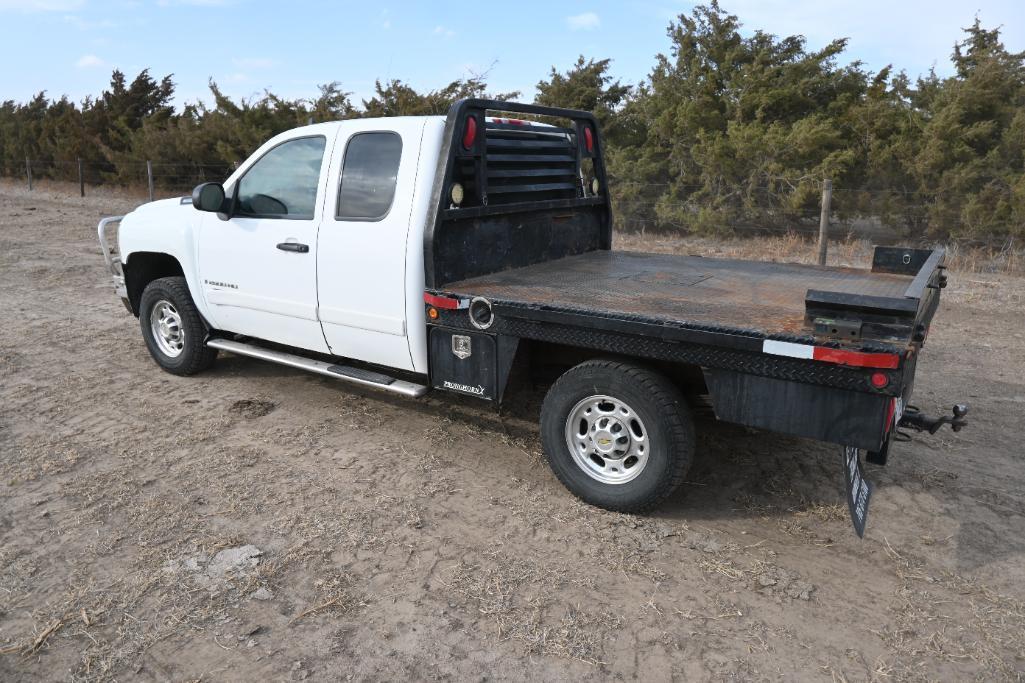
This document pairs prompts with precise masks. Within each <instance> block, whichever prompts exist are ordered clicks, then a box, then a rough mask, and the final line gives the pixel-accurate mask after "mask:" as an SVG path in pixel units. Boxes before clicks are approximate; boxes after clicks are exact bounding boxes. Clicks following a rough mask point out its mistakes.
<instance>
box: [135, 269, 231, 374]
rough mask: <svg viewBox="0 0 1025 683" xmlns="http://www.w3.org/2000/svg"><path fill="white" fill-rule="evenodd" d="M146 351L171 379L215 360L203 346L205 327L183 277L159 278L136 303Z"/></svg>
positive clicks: (204, 344)
mask: <svg viewBox="0 0 1025 683" xmlns="http://www.w3.org/2000/svg"><path fill="white" fill-rule="evenodd" d="M139 323H140V325H141V326H142V338H143V339H145V340H146V348H148V349H149V353H150V355H151V356H153V360H155V361H156V362H157V365H159V366H160V367H162V368H163V369H164V370H167V371H168V372H170V373H171V374H172V375H194V374H196V373H197V372H201V371H203V370H206V369H207V368H209V367H210V366H211V365H213V363H214V360H216V359H217V349H211V348H209V347H207V345H206V325H205V324H204V323H203V318H202V317H201V316H200V315H199V310H198V309H197V308H196V304H195V302H193V300H192V295H191V294H189V286H188V284H186V282H185V278H183V277H162V278H159V279H157V280H154V281H153V282H151V283H149V284H148V285H146V289H144V290H143V292H142V299H141V300H140V302H139Z"/></svg>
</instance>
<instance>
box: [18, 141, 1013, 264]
mask: <svg viewBox="0 0 1025 683" xmlns="http://www.w3.org/2000/svg"><path fill="white" fill-rule="evenodd" d="M237 167H238V162H234V163H225V162H180V163H178V162H167V161H153V160H122V161H118V162H117V163H113V162H109V161H95V160H84V159H61V160H52V159H51V160H39V159H26V160H25V162H24V163H23V164H13V165H12V164H10V163H7V164H5V165H0V177H4V178H6V179H7V180H8V181H14V182H17V181H20V182H23V183H25V186H26V187H27V188H28V189H30V190H31V189H33V188H34V187H36V186H38V185H39V183H40V182H45V181H55V182H60V183H63V184H65V188H66V189H71V188H75V187H76V186H77V190H78V193H79V194H80V195H81V196H82V197H85V196H87V195H90V194H94V193H97V192H98V191H100V188H116V189H118V190H121V191H124V192H127V193H130V194H132V195H135V196H139V197H140V198H147V199H148V200H150V201H153V200H154V199H157V198H159V197H166V196H181V195H187V194H189V193H190V192H191V191H192V189H193V188H194V187H195V186H196V185H198V184H200V183H204V182H209V181H224V180H225V179H226V178H227V177H228V176H229V175H231V173H232V172H233V171H234V170H235V169H236V168H237ZM609 183H610V187H611V188H612V198H613V214H614V217H615V222H616V228H617V229H619V230H622V231H625V232H639V233H646V232H655V233H667V232H668V233H677V234H689V233H693V232H696V231H697V232H700V231H701V230H700V225H699V224H700V217H701V215H702V213H703V212H706V211H709V210H714V211H716V212H718V214H717V215H716V220H717V221H718V223H717V224H718V226H719V227H720V228H722V232H726V233H730V234H734V235H738V236H757V235H785V234H797V235H802V236H805V237H808V238H815V237H817V236H818V235H819V234H820V232H822V231H823V228H825V229H826V231H827V233H828V234H827V237H828V238H830V239H844V238H861V239H867V240H871V241H873V242H876V243H881V244H886V243H895V242H925V241H933V242H935V241H936V238H935V235H936V234H941V235H942V234H944V233H945V231H944V230H936V229H934V228H935V220H936V219H935V217H934V216H933V215H932V214H931V212H932V210H933V207H934V201H933V200H934V198H933V197H931V196H929V195H927V194H925V193H922V192H918V191H911V190H905V189H903V188H892V189H890V188H868V189H857V188H842V187H840V188H833V189H832V193H831V195H832V203H831V205H830V206H828V207H827V214H828V218H827V220H826V225H825V226H824V225H823V221H822V217H823V216H822V211H821V209H822V206H821V203H819V202H815V204H817V205H814V206H808V205H807V203H806V204H805V205H804V206H803V207H799V208H792V207H788V206H785V205H783V206H781V205H780V202H779V199H780V194H779V193H778V192H774V191H773V190H772V189H771V188H767V187H761V188H751V189H747V190H744V195H745V202H744V205H743V206H739V207H732V208H729V207H727V208H724V207H723V206H721V205H716V204H715V200H714V199H713V198H709V197H707V196H705V195H704V194H703V192H705V191H707V189H708V188H706V187H705V186H698V185H693V186H690V185H680V184H673V183H637V182H633V181H618V182H617V179H616V178H614V177H610V178H609ZM68 185H70V186H71V187H70V188H69V187H68ZM670 190H671V191H672V192H674V193H694V194H693V196H689V197H688V198H686V199H673V198H671V197H669V196H667V195H665V193H666V192H668V191H670ZM660 193H661V195H662V196H659V195H660ZM653 196H657V197H658V198H657V199H652V197H653ZM890 200H893V202H892V203H890ZM954 213H956V211H955V212H954ZM696 225H698V227H699V229H696V228H695V226H696ZM990 227H991V228H995V231H996V232H997V233H998V235H1001V236H991V237H985V236H983V237H977V238H970V239H956V240H954V239H944V240H943V241H945V242H949V243H958V244H961V245H965V246H973V247H974V246H978V247H984V248H988V249H997V250H1001V249H1006V250H1010V249H1014V248H1015V247H1016V246H1018V248H1020V245H1016V238H1015V237H1014V236H1013V235H1015V234H1020V233H1021V232H1022V226H1020V225H1016V224H1013V223H1011V222H1006V223H1004V224H996V223H993V222H991V223H990ZM709 232H712V233H715V229H714V228H713V229H711V230H710V231H709ZM949 232H950V231H946V233H947V234H949ZM929 234H932V235H934V236H933V237H932V238H929V237H927V235H929ZM1021 241H1022V240H1017V242H1019V243H1020V242H1021Z"/></svg>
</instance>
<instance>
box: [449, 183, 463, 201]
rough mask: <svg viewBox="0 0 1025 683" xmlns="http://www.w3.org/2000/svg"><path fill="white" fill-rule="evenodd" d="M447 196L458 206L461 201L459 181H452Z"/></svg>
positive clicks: (461, 194)
mask: <svg viewBox="0 0 1025 683" xmlns="http://www.w3.org/2000/svg"><path fill="white" fill-rule="evenodd" d="M449 196H450V198H451V199H452V203H453V204H455V205H456V206H459V205H460V204H462V203H463V197H464V194H463V186H462V185H461V184H460V183H452V189H451V190H449Z"/></svg>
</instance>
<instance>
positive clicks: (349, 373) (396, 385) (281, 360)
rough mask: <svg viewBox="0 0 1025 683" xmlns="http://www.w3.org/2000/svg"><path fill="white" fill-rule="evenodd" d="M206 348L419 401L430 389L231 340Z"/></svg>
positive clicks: (210, 342)
mask: <svg viewBox="0 0 1025 683" xmlns="http://www.w3.org/2000/svg"><path fill="white" fill-rule="evenodd" d="M206 345H207V346H209V347H210V348H212V349H220V350H221V351H230V352H232V353H236V354H238V355H240V356H249V357H250V358H259V359H260V360H267V361H270V362H271V363H277V364H278V365H287V366H288V367H290V368H298V369H300V370H306V371H307V372H314V373H316V374H318V375H324V376H325V377H333V378H334V379H341V380H345V381H346V382H352V383H353V384H361V385H363V386H365V387H374V388H375V389H383V390H384V391H390V392H392V393H393V394H401V395H403V396H411V397H413V398H418V397H420V396H423V395H424V394H426V393H427V391H428V387H425V386H424V385H422V384H414V383H413V382H407V381H405V380H402V379H396V378H395V377H390V376H389V375H385V374H383V373H380V372H374V371H373V370H364V369H363V368H354V367H352V366H350V365H339V364H337V363H325V362H324V361H321V360H313V359H312V358H306V357H304V356H297V355H295V354H292V353H285V352H284V351H274V350H272V349H265V348H263V347H261V346H256V345H254V344H245V343H243V342H237V341H232V340H230V339H217V338H215V339H209V340H207V342H206Z"/></svg>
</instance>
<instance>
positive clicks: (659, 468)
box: [541, 360, 694, 512]
mask: <svg viewBox="0 0 1025 683" xmlns="http://www.w3.org/2000/svg"><path fill="white" fill-rule="evenodd" d="M541 437H542V441H543V442H544V449H545V455H546V456H547V458H548V464H549V465H550V466H551V468H552V471H553V472H555V475H556V476H557V477H558V478H559V481H561V482H562V483H563V485H565V486H566V488H568V489H569V490H570V491H571V492H573V493H574V494H575V495H577V496H578V497H579V498H581V499H582V500H584V501H585V502H587V503H590V504H592V505H596V506H598V507H602V508H605V509H607V510H615V511H618V512H647V511H649V510H651V509H652V508H654V507H656V506H657V505H658V504H659V503H661V502H662V501H663V500H665V499H666V498H667V497H668V496H669V495H670V494H671V493H672V492H673V491H675V490H676V489H677V487H679V485H680V484H681V483H682V482H683V479H684V477H685V476H686V474H687V470H688V469H690V465H691V462H692V460H693V457H694V425H693V421H692V419H691V416H690V410H689V409H688V407H687V404H686V402H685V401H684V398H683V395H682V394H681V393H680V391H679V390H678V389H677V388H676V387H675V386H673V384H672V383H671V382H669V380H667V379H666V378H665V377H662V376H661V375H659V374H657V373H655V372H653V371H651V370H649V369H647V368H643V367H641V366H638V365H634V364H632V363H623V362H618V361H610V360H594V361H587V362H585V363H581V364H580V365H578V366H576V367H574V368H573V369H571V370H570V371H568V372H567V373H566V374H564V375H563V376H562V377H560V378H559V379H558V380H557V381H556V382H555V384H553V385H552V387H551V389H550V390H549V391H548V395H547V396H546V397H545V401H544V405H543V407H542V412H541Z"/></svg>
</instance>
